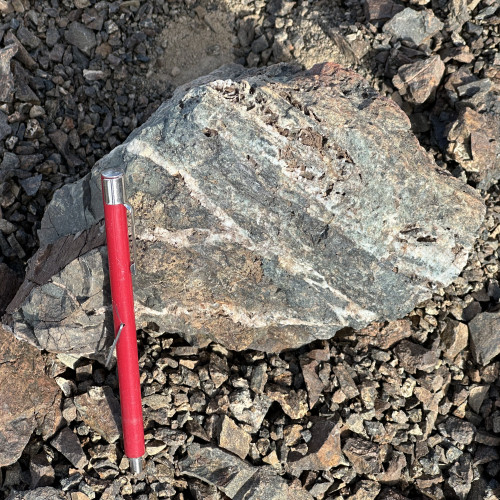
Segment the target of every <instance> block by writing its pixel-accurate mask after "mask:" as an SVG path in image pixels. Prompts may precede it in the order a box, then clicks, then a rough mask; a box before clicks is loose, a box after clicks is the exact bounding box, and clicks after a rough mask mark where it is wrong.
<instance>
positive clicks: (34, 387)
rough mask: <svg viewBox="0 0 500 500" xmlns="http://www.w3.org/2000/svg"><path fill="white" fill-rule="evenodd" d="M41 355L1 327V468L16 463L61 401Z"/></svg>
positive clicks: (57, 388) (57, 389)
mask: <svg viewBox="0 0 500 500" xmlns="http://www.w3.org/2000/svg"><path fill="white" fill-rule="evenodd" d="M44 366H45V363H44V360H43V358H42V356H41V354H40V353H39V352H38V351H37V350H36V349H34V348H33V347H31V346H29V345H28V344H26V343H24V342H19V341H18V340H16V339H14V338H13V337H12V334H11V333H10V332H8V331H6V330H5V329H3V328H2V327H0V408H1V411H0V467H5V466H6V465H10V464H12V463H14V462H15V461H16V460H17V459H18V458H19V457H20V456H21V453H22V452H23V450H24V447H25V446H26V444H27V443H28V440H29V438H30V437H31V434H32V433H33V431H34V430H35V428H36V427H39V426H43V424H44V418H45V417H46V415H47V414H48V413H49V412H50V411H51V410H52V408H53V406H54V405H55V404H56V403H57V402H58V399H57V396H58V393H59V387H58V386H57V384H56V383H55V382H54V380H53V379H51V378H50V377H48V376H47V375H45V373H44Z"/></svg>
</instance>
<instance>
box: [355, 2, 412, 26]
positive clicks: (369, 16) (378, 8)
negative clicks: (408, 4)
mask: <svg viewBox="0 0 500 500" xmlns="http://www.w3.org/2000/svg"><path fill="white" fill-rule="evenodd" d="M364 8H365V17H366V20H367V21H378V20H382V19H383V20H385V19H391V17H393V16H394V15H395V14H397V13H398V12H401V11H402V10H403V7H402V6H401V5H399V4H397V3H396V2H393V1H392V0H366V1H365V5H364Z"/></svg>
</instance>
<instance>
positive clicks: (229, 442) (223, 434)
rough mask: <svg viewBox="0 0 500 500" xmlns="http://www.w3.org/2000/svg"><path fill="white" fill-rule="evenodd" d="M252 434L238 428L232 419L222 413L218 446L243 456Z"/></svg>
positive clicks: (248, 446)
mask: <svg viewBox="0 0 500 500" xmlns="http://www.w3.org/2000/svg"><path fill="white" fill-rule="evenodd" d="M251 441H252V436H250V434H248V432H245V431H244V430H243V429H240V427H238V426H237V425H236V424H235V423H234V421H233V420H231V419H230V418H229V417H227V416H226V415H224V416H223V417H222V422H221V428H220V433H219V446H220V447H221V448H224V449H226V450H228V451H231V452H232V453H234V454H235V455H238V456H239V457H240V458H245V457H246V456H247V455H248V450H249V448H250V442H251Z"/></svg>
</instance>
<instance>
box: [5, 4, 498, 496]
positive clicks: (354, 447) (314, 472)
mask: <svg viewBox="0 0 500 500" xmlns="http://www.w3.org/2000/svg"><path fill="white" fill-rule="evenodd" d="M408 9H410V10H408ZM0 13H1V21H0V22H1V24H0V39H1V40H2V44H1V47H2V48H1V49H0V83H1V85H0V150H1V153H2V155H1V156H2V163H1V165H0V276H2V279H3V280H4V281H3V283H16V282H19V281H20V280H21V278H22V277H23V273H24V269H25V266H26V262H27V260H28V259H29V257H30V256H31V255H32V254H33V253H34V251H35V250H36V249H37V244H38V242H37V236H36V231H37V229H38V228H39V227H40V220H41V217H42V215H43V212H44V208H45V206H46V205H47V203H48V202H49V201H50V199H51V197H52V195H53V193H54V191H55V190H56V189H57V188H59V187H60V186H62V185H63V184H65V183H70V182H74V181H75V180H76V179H78V178H80V177H81V176H83V175H84V174H86V173H87V172H88V171H89V169H90V168H91V167H92V166H93V164H94V163H95V162H96V161H97V160H98V159H99V158H101V157H102V156H103V155H105V154H106V153H108V152H109V151H110V150H111V149H113V148H114V147H115V146H117V145H118V144H120V143H121V142H122V141H123V140H124V139H125V138H126V137H127V135H128V134H129V133H130V132H131V131H132V130H134V129H135V128H136V127H137V126H138V125H140V124H142V123H143V122H144V121H145V120H146V119H147V118H148V117H149V116H150V115H151V113H152V112H153V111H154V110H155V109H156V108H157V107H158V106H159V104H160V103H161V102H162V101H163V100H165V99H167V98H168V97H169V96H170V95H171V94H172V92H173V90H174V88H175V87H176V86H177V85H179V84H181V83H183V82H186V81H189V80H191V79H192V78H194V77H196V76H199V75H201V74H204V73H207V72H209V71H211V70H212V69H214V68H216V67H218V66H219V65H220V64H224V63H227V62H238V63H240V64H244V65H246V66H259V65H267V64H274V63H276V62H281V61H293V60H297V61H299V62H300V63H302V64H304V65H305V66H310V65H312V64H313V63H314V62H320V61H323V60H333V61H336V62H339V63H341V64H344V65H346V66H348V67H351V68H353V69H356V70H357V71H358V72H360V73H361V74H362V75H363V76H364V77H365V78H366V79H367V80H368V81H369V82H370V83H371V84H372V85H373V86H374V87H375V88H376V89H377V90H379V92H381V93H382V94H383V95H387V96H388V97H390V98H392V99H394V100H395V101H396V102H397V103H398V104H399V105H400V106H401V107H402V109H403V110H404V111H405V112H406V113H407V114H408V116H409V118H410V120H411V123H412V127H413V129H414V131H415V133H416V135H417V137H418V139H419V141H420V143H421V144H422V145H423V146H424V148H425V149H426V150H427V151H428V152H429V154H432V155H433V156H434V157H435V159H436V162H437V163H438V164H439V165H441V166H443V167H445V168H447V169H448V170H449V171H450V172H451V173H452V174H453V175H454V176H456V177H459V178H462V179H463V180H464V181H466V182H468V183H469V184H470V185H472V186H473V187H476V188H478V189H479V190H481V194H482V195H483V197H484V199H485V202H486V205H487V215H486V219H485V222H484V225H483V230H482V232H481V235H480V238H479V239H478V241H477V244H476V247H475V250H474V252H473V253H472V255H471V256H470V258H469V262H468V264H467V266H466V268H465V269H464V271H463V272H462V275H461V276H460V277H459V278H458V279H457V280H456V281H455V282H454V284H453V285H450V286H449V287H448V288H446V289H442V290H437V291H436V293H435V295H434V296H433V298H432V299H431V300H429V301H428V302H426V303H425V304H421V305H420V306H419V307H418V308H416V309H415V310H414V311H413V312H412V313H411V314H410V315H409V316H408V317H407V318H405V319H402V320H400V321H395V322H391V323H389V324H376V325H372V326H371V327H369V328H367V329H365V330H362V331H359V332H354V331H351V330H347V329H346V330H344V331H342V332H340V334H338V335H337V337H336V338H335V339H332V340H331V341H324V342H319V343H317V344H314V345H310V346H307V347H304V348H302V349H299V350H297V351H289V352H284V353H281V354H273V355H266V354H263V353H259V352H254V351H247V352H244V353H234V352H230V351H227V350H226V349H225V348H223V347H221V346H219V345H215V344H212V345H210V346H208V347H207V348H206V349H196V348H193V347H190V346H189V345H187V344H186V342H185V341H183V340H182V339H181V338H179V337H177V336H175V335H173V334H170V333H165V332H158V331H154V329H151V330H149V331H143V332H139V333H140V349H139V352H140V366H141V372H142V383H143V390H144V394H143V395H144V400H143V402H144V411H145V425H146V439H147V444H146V448H147V454H148V458H147V460H146V469H145V472H144V474H143V475H142V476H139V477H137V478H135V477H132V476H131V475H130V474H129V473H128V464H127V459H126V458H125V457H123V452H122V447H121V445H120V443H119V441H118V436H119V429H118V427H117V423H116V421H117V419H118V415H117V409H116V408H117V407H116V398H117V397H118V386H117V379H116V376H115V373H114V370H111V371H109V370H106V369H105V368H104V367H103V366H102V365H101V364H99V363H98V362H97V361H89V360H86V359H80V360H75V359H72V358H70V357H67V356H58V357H57V356H53V355H46V364H47V372H48V373H49V374H50V375H51V376H53V377H55V378H56V381H57V383H58V384H59V386H60V387H61V389H62V391H63V394H64V397H63V400H62V405H63V417H64V421H63V423H62V425H61V430H60V431H59V434H57V435H56V436H55V437H53V438H50V439H49V440H47V441H45V440H44V439H43V437H42V436H41V435H39V434H38V433H35V434H34V435H33V436H32V438H31V440H30V442H29V444H28V446H27V447H26V449H25V451H24V453H23V455H22V457H21V458H20V460H19V461H18V462H16V463H14V464H13V465H10V466H8V467H3V468H1V469H0V491H1V492H2V493H3V495H4V496H5V497H8V498H11V499H14V498H71V499H72V500H83V499H87V498H90V499H93V498H102V499H115V498H127V499H128V498H134V499H140V500H143V499H144V500H145V499H156V498H176V499H182V498H185V499H187V498H194V499H216V498H255V499H257V498H266V497H265V496H264V495H263V494H262V493H260V494H259V493H258V487H257V486H258V484H260V483H259V481H260V482H263V481H264V480H263V479H262V473H263V472H262V471H266V474H267V476H266V481H267V483H266V484H270V485H271V486H269V489H268V490H267V493H266V494H267V495H269V498H286V497H285V496H279V495H278V496H271V495H272V491H274V490H273V488H279V487H280V485H281V484H282V482H283V480H286V481H287V482H288V488H289V492H288V493H287V497H288V498H307V497H304V496H301V495H302V494H303V493H304V492H305V491H307V492H309V495H310V497H312V498H318V499H323V498H324V499H343V498H355V499H358V500H362V499H366V500H370V499H372V500H373V499H375V498H376V499H394V500H398V499H405V498H409V499H420V498H431V499H442V498H452V499H454V498H459V499H469V498H470V499H494V498H497V497H498V495H499V494H500V484H499V482H498V480H497V478H498V476H499V473H500V456H499V452H498V446H499V445H500V408H499V403H498V401H499V397H498V396H499V388H500V386H499V378H498V370H499V362H498V361H496V359H497V358H495V356H497V355H498V354H499V348H498V345H500V333H499V332H500V327H499V326H498V322H499V319H498V314H497V311H498V310H499V307H498V304H499V299H500V286H499V276H500V273H499V267H498V257H499V251H498V234H499V233H500V204H499V197H500V190H499V188H498V185H497V178H498V176H499V175H500V172H495V171H494V168H493V169H492V167H495V166H497V170H498V154H499V153H498V152H499V150H498V144H499V141H500V101H499V93H500V52H499V43H500V8H499V5H498V3H497V1H496V0H483V1H478V0H471V1H468V2H466V1H465V0H463V1H461V0H452V1H444V0H432V1H427V0H408V1H400V2H399V3H398V2H393V1H392V0H366V2H365V3H362V2H358V1H350V0H346V1H343V2H340V1H339V2H332V1H326V0H325V1H321V0H319V1H312V0H309V1H302V0H297V1H295V2H293V1H284V0H270V1H268V2H266V1H264V0H239V1H235V2H232V1H230V0H225V1H219V2H209V1H201V2H196V1H194V0H185V1H165V0H163V1H162V0H158V1H153V2H142V3H141V2H140V1H139V0H125V1H116V2H108V1H98V2H96V1H95V0H74V1H69V0H61V1H58V0H52V1H51V2H48V1H39V2H30V1H29V0H12V1H5V0H0ZM485 131H486V132H485ZM481 134H483V135H484V134H486V137H487V139H486V140H482V139H481V138H482V137H483V135H481ZM471 138H473V139H471ZM489 139H491V140H489ZM481 141H482V142H481ZM495 148H497V149H495ZM478 159H479V160H478ZM495 162H496V165H495ZM2 288H3V290H2V291H1V293H0V309H1V308H2V307H5V304H6V303H8V301H9V299H10V297H11V295H12V292H13V291H15V290H14V289H11V287H10V286H8V285H7V286H6V285H3V286H2ZM14 288H15V287H14ZM485 329H487V330H488V331H490V332H491V336H490V338H488V339H487V341H486V342H485V341H483V340H481V339H480V336H479V334H478V332H483V331H484V330H485ZM325 422H327V423H326V424H325ZM204 443H205V444H206V443H211V444H212V448H203V447H202V448H199V444H204ZM203 450H205V451H203ZM207 450H212V451H211V453H212V455H210V456H209V455H206V456H205V455H203V453H208V452H207ZM224 450H226V451H227V452H226V451H224ZM241 459H244V460H245V461H246V463H244V462H242V460H241ZM200 464H202V465H203V464H204V465H203V466H202V465H200ZM264 466H266V468H264ZM217 467H218V468H217ZM222 469H223V470H236V471H240V470H241V471H243V470H247V469H248V471H249V472H248V474H249V478H250V479H248V481H247V483H248V484H249V485H250V486H247V487H248V488H250V490H249V492H247V493H246V494H247V496H243V492H242V491H240V492H239V493H238V488H236V487H231V484H232V481H233V478H232V477H225V476H224V477H220V476H221V473H220V471H221V470H222ZM233 482H234V481H233ZM264 482H265V481H264ZM50 486H52V487H53V488H55V490H50V489H45V490H40V489H39V490H36V491H33V492H32V493H33V496H32V497H30V496H23V495H28V494H29V490H33V489H35V488H37V487H38V488H42V487H44V488H47V487H50ZM252 488H253V489H254V490H255V491H253V490H252ZM16 491H18V492H23V491H25V492H26V493H15V492H16ZM56 491H58V492H59V493H56ZM252 491H253V492H252ZM9 495H10V496H9ZM43 495H48V496H46V497H45V496H43ZM56 495H60V496H56ZM63 495H65V496H63ZM310 497H309V498H310Z"/></svg>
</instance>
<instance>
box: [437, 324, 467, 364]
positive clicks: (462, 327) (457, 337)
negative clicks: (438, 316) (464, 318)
mask: <svg viewBox="0 0 500 500" xmlns="http://www.w3.org/2000/svg"><path fill="white" fill-rule="evenodd" d="M441 342H442V345H443V351H444V352H443V354H444V356H445V357H446V358H448V359H450V360H453V359H455V358H456V357H457V355H458V354H460V353H461V352H462V351H463V350H464V349H465V348H466V347H467V344H468V343H469V329H468V328H467V325H466V324H465V323H461V322H459V321H455V320H454V319H448V321H447V322H446V327H445V329H444V330H443V331H442V332H441Z"/></svg>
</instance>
